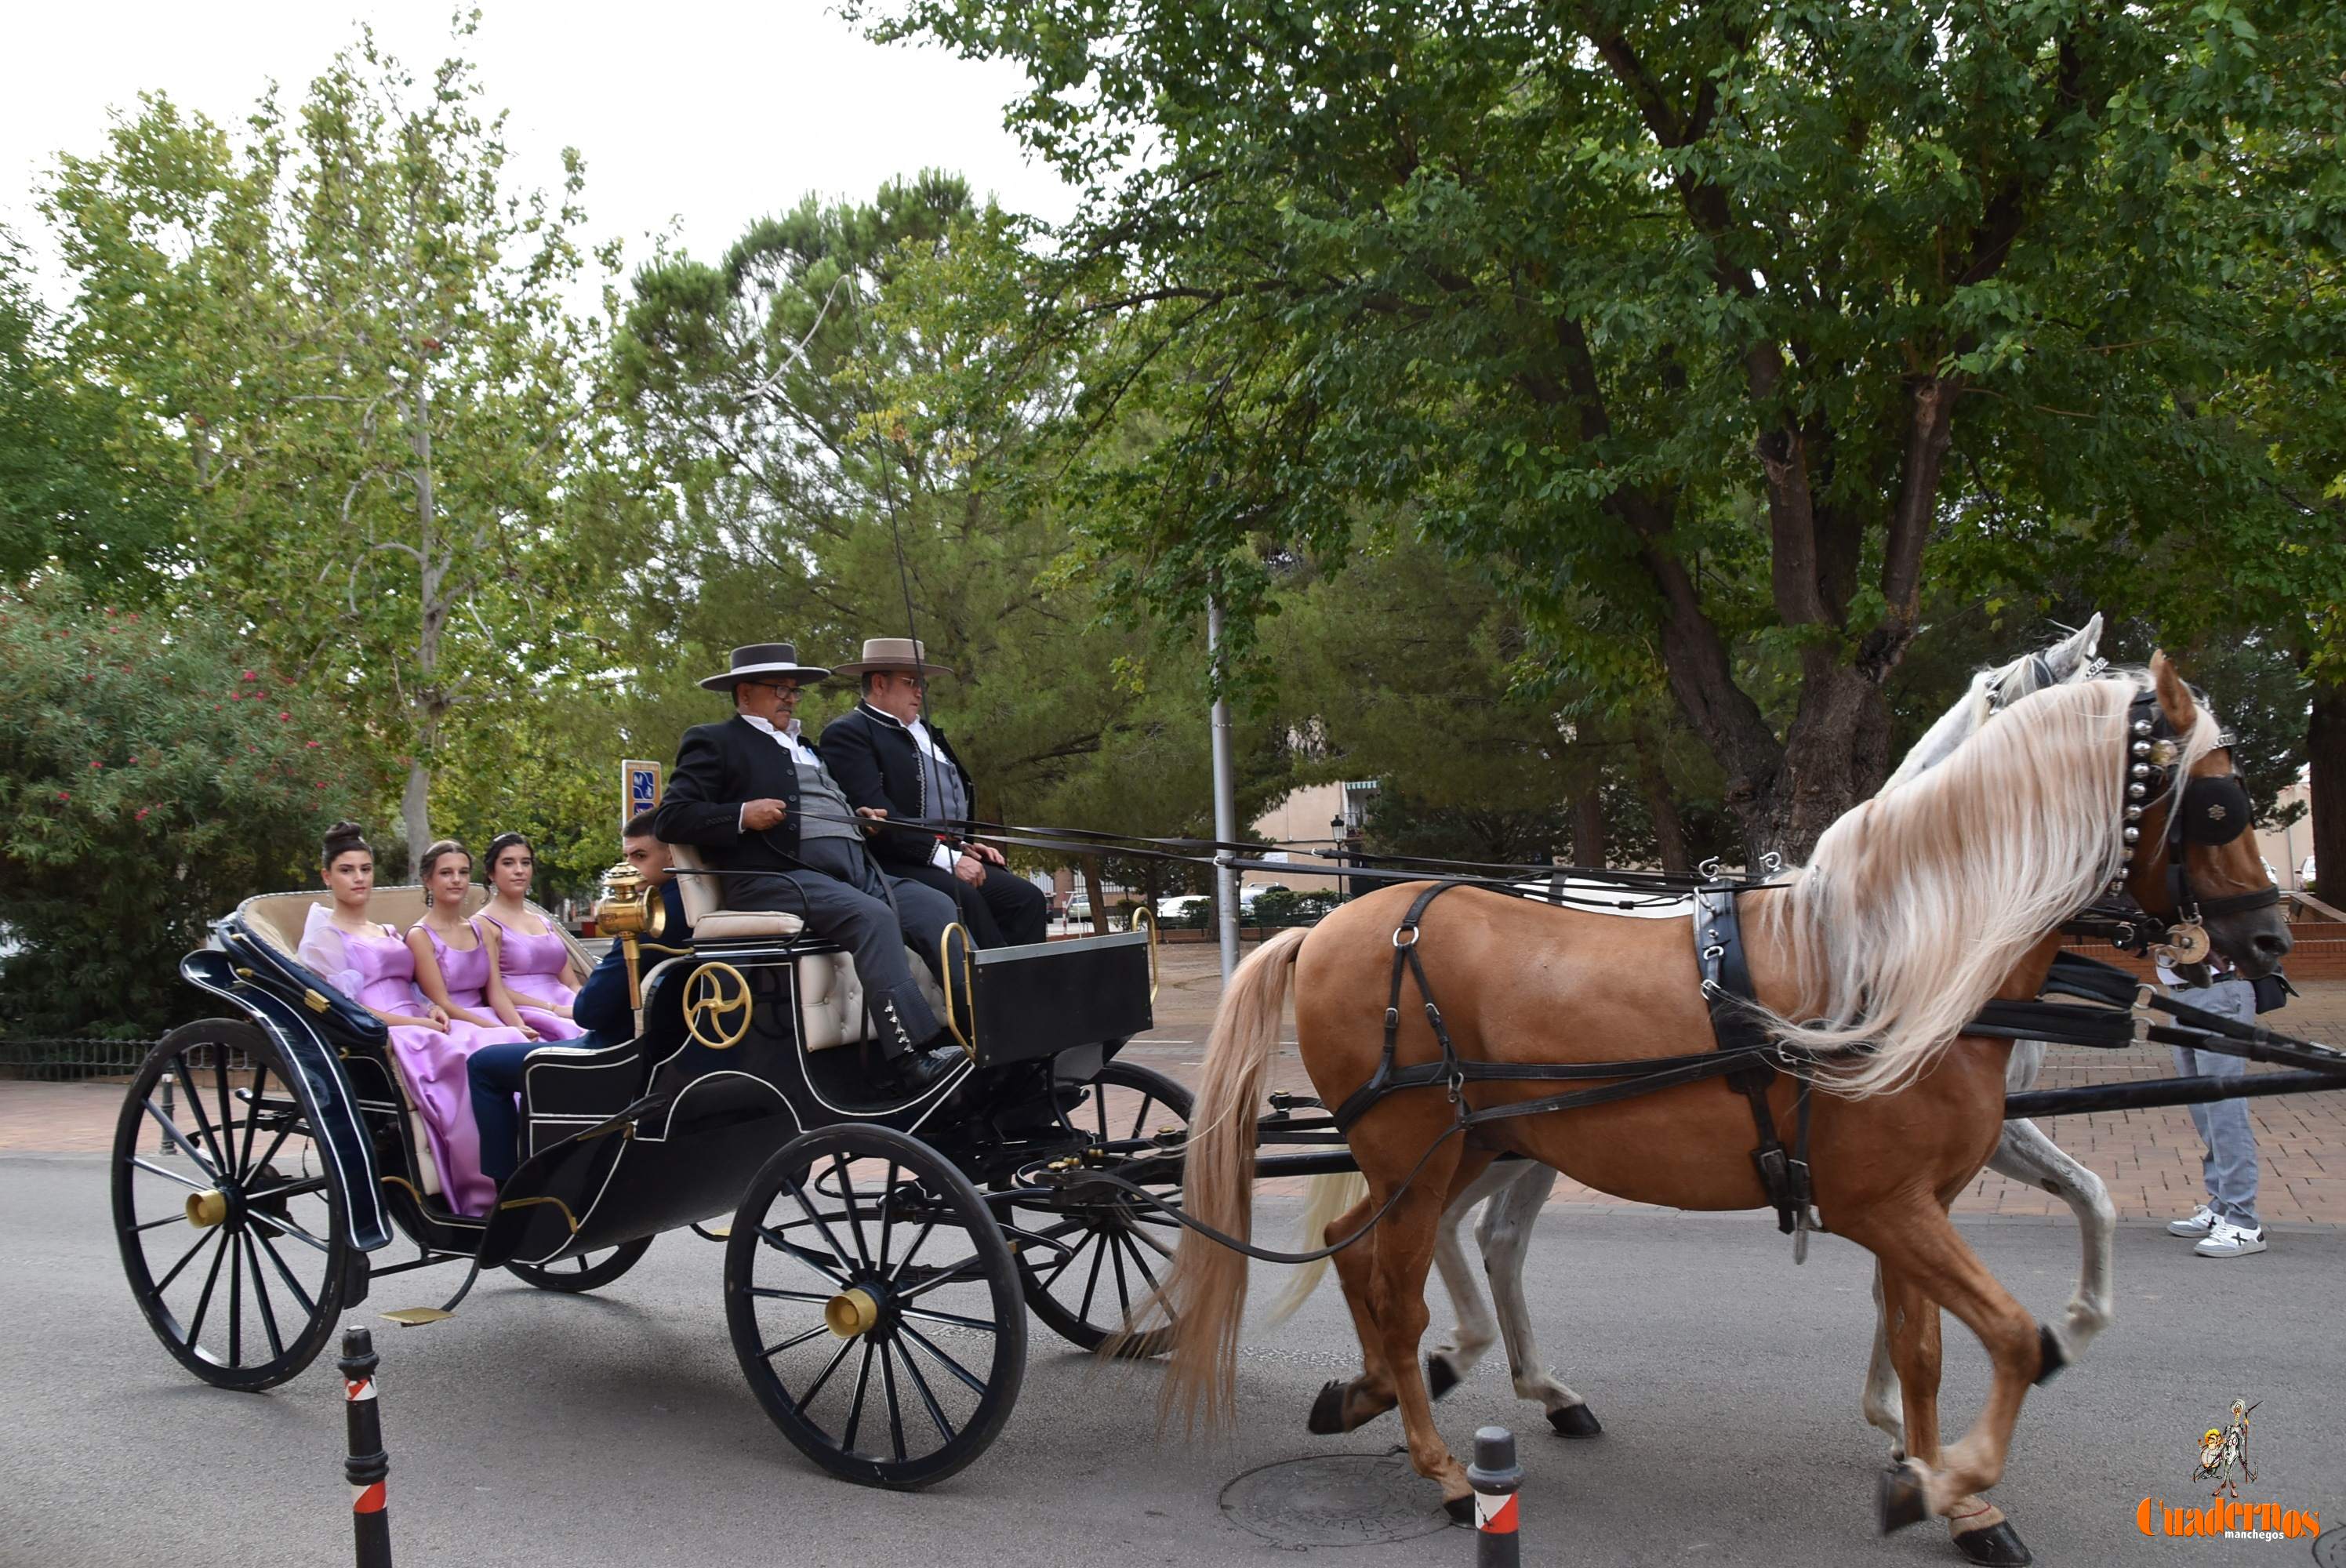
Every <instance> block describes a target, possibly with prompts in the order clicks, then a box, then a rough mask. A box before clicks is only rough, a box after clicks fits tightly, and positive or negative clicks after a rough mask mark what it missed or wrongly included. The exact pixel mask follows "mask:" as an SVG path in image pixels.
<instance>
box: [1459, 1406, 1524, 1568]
mask: <svg viewBox="0 0 2346 1568" xmlns="http://www.w3.org/2000/svg"><path fill="white" fill-rule="evenodd" d="M1466 1481H1467V1484H1468V1485H1470V1486H1472V1487H1473V1488H1474V1564H1475V1568H1521V1565H1522V1563H1523V1560H1524V1549H1523V1539H1522V1537H1521V1536H1520V1535H1519V1534H1517V1533H1516V1529H1515V1491H1516V1489H1517V1488H1518V1487H1520V1486H1522V1485H1523V1483H1524V1471H1523V1467H1522V1466H1521V1465H1519V1464H1517V1463H1516V1462H1515V1433H1513V1432H1511V1431H1508V1430H1507V1429H1506V1428H1505V1427H1484V1429H1483V1430H1482V1431H1478V1432H1476V1433H1475V1434H1474V1463H1473V1464H1470V1465H1468V1466H1467V1467H1466Z"/></svg>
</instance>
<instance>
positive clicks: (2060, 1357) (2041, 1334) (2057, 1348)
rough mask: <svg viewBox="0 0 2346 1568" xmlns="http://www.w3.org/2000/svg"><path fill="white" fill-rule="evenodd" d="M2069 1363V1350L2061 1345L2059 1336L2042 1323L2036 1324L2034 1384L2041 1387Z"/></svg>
mask: <svg viewBox="0 0 2346 1568" xmlns="http://www.w3.org/2000/svg"><path fill="white" fill-rule="evenodd" d="M2068 1364H2069V1352H2068V1351H2067V1350H2066V1349H2064V1348H2063V1347H2062V1344H2061V1339H2060V1336H2059V1335H2057V1334H2055V1333H2054V1332H2053V1330H2052V1329H2047V1328H2046V1327H2045V1325H2043V1324H2042V1323H2039V1324H2038V1325H2037V1326H2036V1379H2035V1382H2036V1386H2037V1387H2038V1388H2040V1389H2041V1388H2043V1387H2044V1386H2045V1384H2047V1383H2049V1382H2051V1381H2052V1380H2053V1379H2054V1376H2055V1374H2056V1373H2058V1372H2059V1371H2060V1370H2061V1369H2062V1368H2064V1367H2066V1366H2067V1365H2068Z"/></svg>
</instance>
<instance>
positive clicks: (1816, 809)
mask: <svg viewBox="0 0 2346 1568" xmlns="http://www.w3.org/2000/svg"><path fill="white" fill-rule="evenodd" d="M1807 662H1808V665H1809V668H1808V669H1807V670H1806V672H1805V677H1806V678H1805V679H1804V680H1803V682H1802V687H1801V691H1800V713H1799V716H1798V717H1797V718H1794V719H1793V720H1792V728H1791V732H1790V734H1789V735H1788V736H1787V737H1786V738H1785V745H1784V771H1783V775H1782V777H1781V778H1780V780H1779V782H1778V785H1777V788H1776V789H1774V790H1773V791H1771V792H1770V793H1771V796H1772V799H1770V800H1768V801H1767V803H1766V804H1767V807H1768V809H1767V810H1766V811H1764V812H1761V813H1756V814H1755V816H1754V818H1753V819H1750V820H1747V821H1746V823H1745V835H1744V836H1745V840H1746V843H1747V845H1748V846H1749V850H1750V851H1751V853H1752V854H1753V856H1754V857H1755V859H1756V857H1757V856H1759V855H1761V854H1765V853H1766V852H1767V851H1769V850H1775V851H1777V852H1779V853H1780V854H1781V855H1783V857H1784V858H1785V860H1787V861H1792V862H1797V861H1799V860H1804V859H1806V858H1807V856H1808V853H1809V851H1810V850H1813V849H1814V848H1816V843H1817V840H1818V839H1819V838H1821V837H1822V836H1823V833H1824V830H1826V829H1827V828H1830V827H1831V826H1832V825H1833V823H1834V821H1835V820H1838V819H1839V818H1840V817H1841V814H1842V813H1843V812H1845V811H1847V810H1849V809H1851V807H1853V806H1855V805H1857V804H1858V803H1859V802H1860V801H1862V800H1863V799H1866V798H1867V797H1868V796H1870V795H1872V793H1873V791H1874V790H1875V789H1878V788H1879V787H1880V786H1881V783H1882V779H1886V778H1888V777H1889V776H1890V699H1889V698H1888V697H1886V696H1885V695H1884V694H1883V692H1882V687H1881V686H1880V685H1879V684H1878V683H1877V682H1875V681H1873V680H1872V679H1871V678H1869V677H1867V676H1866V675H1865V674H1864V673H1863V672H1862V671H1860V670H1856V669H1852V668H1851V667H1849V666H1847V665H1844V664H1841V663H1839V662H1837V661H1836V660H1835V659H1834V658H1833V657H1832V655H1831V653H1830V652H1827V651H1825V650H1821V649H1820V650H1818V651H1817V652H1816V653H1815V654H1814V655H1812V656H1811V658H1810V659H1809V660H1808V661H1807ZM1755 827H1756V829H1757V831H1755V830H1754V829H1755Z"/></svg>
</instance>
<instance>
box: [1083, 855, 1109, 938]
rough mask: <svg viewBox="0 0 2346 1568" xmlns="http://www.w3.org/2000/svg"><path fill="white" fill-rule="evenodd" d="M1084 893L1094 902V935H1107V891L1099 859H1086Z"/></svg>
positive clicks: (1089, 857) (1096, 857)
mask: <svg viewBox="0 0 2346 1568" xmlns="http://www.w3.org/2000/svg"><path fill="white" fill-rule="evenodd" d="M1084 891H1085V893H1086V894H1087V895H1088V896H1089V897H1090V899H1091V901H1092V934H1093V935H1095V936H1106V935H1107V885H1106V883H1105V882H1104V881H1103V880H1102V879H1101V877H1100V868H1099V857H1098V856H1097V855H1086V856H1085V857H1084Z"/></svg>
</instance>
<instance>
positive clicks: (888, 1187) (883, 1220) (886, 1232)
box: [872, 1160, 896, 1279]
mask: <svg viewBox="0 0 2346 1568" xmlns="http://www.w3.org/2000/svg"><path fill="white" fill-rule="evenodd" d="M895 1228H896V1162H895V1161H894V1160H890V1161H889V1162H888V1179H887V1180H886V1181H885V1182H884V1183H882V1185H881V1187H880V1257H879V1261H877V1262H876V1263H874V1264H872V1268H875V1269H877V1270H878V1271H879V1273H880V1276H881V1278H883V1279H884V1278H887V1277H888V1238H889V1237H890V1236H891V1235H892V1233H893V1232H894V1230H895Z"/></svg>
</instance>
